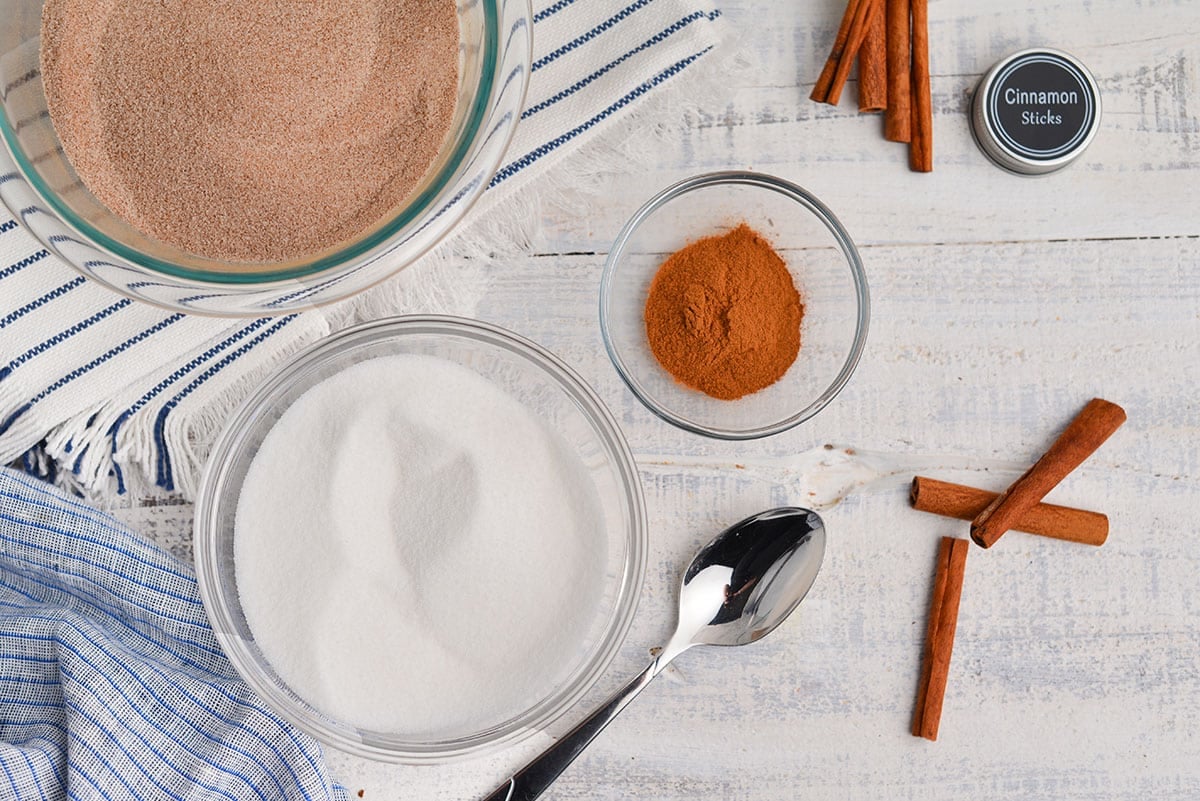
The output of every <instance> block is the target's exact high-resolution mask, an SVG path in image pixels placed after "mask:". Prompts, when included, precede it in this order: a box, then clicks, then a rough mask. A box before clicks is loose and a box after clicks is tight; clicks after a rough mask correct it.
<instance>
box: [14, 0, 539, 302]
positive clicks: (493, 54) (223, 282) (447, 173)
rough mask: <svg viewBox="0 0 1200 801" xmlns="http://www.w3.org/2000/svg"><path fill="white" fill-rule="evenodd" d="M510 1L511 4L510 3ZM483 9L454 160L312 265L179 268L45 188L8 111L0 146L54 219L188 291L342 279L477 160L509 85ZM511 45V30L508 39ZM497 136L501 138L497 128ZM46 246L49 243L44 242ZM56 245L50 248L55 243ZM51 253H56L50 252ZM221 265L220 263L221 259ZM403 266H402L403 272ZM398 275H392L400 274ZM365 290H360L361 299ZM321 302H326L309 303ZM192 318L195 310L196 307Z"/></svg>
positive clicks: (485, 2) (496, 0)
mask: <svg viewBox="0 0 1200 801" xmlns="http://www.w3.org/2000/svg"><path fill="white" fill-rule="evenodd" d="M505 1H506V2H507V0H505ZM516 1H517V2H518V3H520V4H521V5H522V6H523V9H524V12H525V16H524V20H525V22H526V25H528V26H529V28H530V31H529V35H527V36H526V37H525V39H526V47H525V48H524V50H525V52H524V54H523V63H524V65H525V69H523V70H522V71H521V73H522V74H521V76H520V78H519V79H520V81H521V86H520V88H519V91H518V94H519V97H518V100H517V107H518V108H524V107H525V100H526V97H527V95H528V91H529V82H530V70H529V68H528V67H529V65H530V64H531V63H532V60H533V36H532V21H533V5H532V0H516ZM480 4H481V5H482V6H483V9H484V25H483V29H484V45H483V47H484V56H483V58H482V60H481V62H482V69H481V74H480V80H479V88H478V90H477V91H476V92H475V94H474V96H473V97H472V105H471V108H470V109H469V111H468V114H467V119H466V122H465V124H464V126H463V134H462V135H461V136H460V137H458V138H457V141H453V142H452V144H453V150H452V152H451V155H450V157H449V158H448V159H447V161H446V163H445V164H444V165H443V166H442V168H441V169H440V170H439V171H438V172H437V173H436V175H435V176H434V177H433V179H432V181H431V182H430V183H429V185H427V186H426V187H425V188H424V189H422V190H421V192H420V193H418V194H417V195H416V197H414V198H413V199H412V200H411V201H410V202H409V203H407V204H406V205H405V206H404V207H403V208H401V209H400V211H399V213H397V214H396V215H394V216H392V217H389V218H388V219H387V220H386V221H385V222H383V223H382V224H380V225H379V226H378V228H376V229H375V230H373V231H371V232H370V233H369V234H368V235H367V236H364V237H362V238H361V239H358V240H355V241H353V242H351V243H349V244H347V245H345V246H343V247H341V248H339V249H338V250H336V251H334V252H332V253H327V254H325V255H323V256H321V257H319V258H316V259H310V260H308V261H306V262H305V263H303V264H301V265H299V266H294V267H288V268H286V269H276V270H271V269H254V270H248V271H246V272H224V273H222V272H218V271H215V270H202V269H195V268H191V267H183V266H180V265H177V264H174V263H172V262H170V261H167V260H164V259H160V258H157V257H154V256H149V255H147V254H146V253H144V252H143V251H141V250H139V249H137V248H131V247H129V246H127V245H124V244H123V243H121V242H119V241H117V240H115V239H113V238H112V237H110V236H108V235H107V234H104V233H103V232H101V231H99V230H97V229H96V228H95V227H94V226H93V225H91V224H90V223H89V222H88V221H87V220H85V219H83V218H82V217H80V216H79V215H78V214H76V213H75V212H74V211H73V210H71V209H70V208H69V207H67V206H66V205H65V204H63V203H62V202H61V201H60V200H59V197H58V193H57V192H54V191H53V190H51V189H50V188H49V187H47V186H45V185H44V181H42V179H41V176H40V175H39V174H38V173H37V171H35V170H32V169H31V164H30V163H29V160H28V158H27V157H26V155H25V152H24V149H23V148H21V147H20V143H19V142H18V141H17V139H16V135H15V132H14V131H12V130H11V126H10V125H9V121H8V118H7V115H6V114H3V113H0V143H2V144H3V147H2V148H0V156H7V157H8V159H9V160H10V161H11V162H12V165H13V167H14V169H15V171H16V175H17V176H18V177H19V178H20V180H22V181H23V182H24V183H25V185H26V186H28V187H29V189H30V190H31V191H32V192H33V193H34V195H36V197H37V198H38V200H40V201H41V202H42V203H44V204H45V205H46V206H48V207H49V208H50V209H51V210H52V211H53V212H54V214H55V215H57V216H58V218H59V220H60V222H61V223H62V224H63V225H64V226H65V227H66V228H67V229H69V230H70V231H71V232H72V233H73V234H75V235H76V236H79V237H81V238H82V239H83V240H84V241H85V242H86V243H87V244H88V245H89V246H90V247H92V248H94V249H96V250H97V251H99V252H100V253H103V254H104V255H106V256H108V257H111V258H113V259H116V260H118V261H119V262H123V263H125V264H127V265H130V266H131V267H133V268H135V269H140V270H146V271H148V272H149V273H151V274H155V275H161V276H164V277H166V278H169V279H170V280H172V281H175V282H178V283H179V284H181V285H184V286H190V287H193V288H195V289H198V290H204V289H214V288H226V289H231V290H235V291H236V290H237V289H238V288H245V289H249V290H269V289H271V288H273V287H286V286H290V285H292V284H294V283H295V282H297V281H301V282H303V281H305V280H310V279H315V278H317V277H320V278H321V279H324V280H328V279H329V278H331V277H336V276H338V275H339V273H343V272H345V271H348V270H351V269H354V268H357V267H359V266H362V265H364V264H367V263H370V262H373V261H375V260H376V259H378V258H380V257H382V256H384V255H386V254H388V253H390V252H391V250H392V248H393V246H394V242H395V240H396V238H397V237H398V236H399V235H400V234H401V233H403V232H404V230H405V229H406V228H407V227H408V226H410V225H411V224H412V223H414V222H415V221H417V220H418V219H419V217H420V215H421V214H422V213H424V212H426V211H427V210H428V209H429V208H431V207H432V206H433V205H434V204H435V202H436V201H437V200H438V199H439V197H440V196H441V194H442V193H443V192H444V191H445V190H446V189H447V188H448V187H450V186H452V185H453V182H454V180H455V178H456V177H457V176H459V175H460V174H461V173H463V172H464V171H465V170H466V169H467V168H468V167H469V166H470V156H471V154H472V152H473V151H475V150H476V148H477V147H478V145H479V144H480V142H482V141H484V140H486V139H487V138H489V137H490V134H487V133H486V132H485V131H484V128H483V123H484V121H485V118H486V117H487V112H488V110H489V109H490V108H491V104H492V101H493V100H494V98H495V96H496V95H497V94H498V93H499V92H501V91H502V90H503V89H504V88H505V87H506V85H507V84H508V82H509V81H508V80H500V76H499V75H498V70H499V67H500V61H499V57H500V53H501V48H500V42H501V36H502V32H501V30H500V15H501V12H500V0H481V2H480ZM507 38H508V39H509V40H511V38H512V36H511V32H510V35H509V36H508V37H507ZM516 127H517V126H516V125H515V124H514V125H511V126H508V128H507V130H506V131H504V132H502V133H501V136H502V137H503V138H504V140H505V141H503V142H502V145H503V146H502V147H501V148H499V149H498V151H497V156H496V162H495V163H494V164H487V165H486V169H485V171H484V173H483V176H484V177H483V178H482V179H481V180H480V181H479V182H478V185H475V186H471V187H468V188H467V189H466V190H463V194H465V195H466V197H465V199H464V201H463V202H461V203H460V204H458V219H461V218H462V217H464V216H465V215H466V214H467V212H468V211H469V210H470V209H471V208H472V207H473V206H474V205H475V203H476V201H478V199H479V198H480V197H481V196H482V195H483V191H484V190H485V189H486V188H487V186H488V184H489V183H490V180H491V179H492V178H493V177H494V175H495V173H496V171H497V170H498V169H499V167H500V162H501V161H502V160H503V158H504V154H505V153H506V152H507V151H508V147H509V145H510V144H511V143H512V138H513V136H514V133H515V130H516ZM492 133H495V132H494V131H493V132H492ZM9 211H10V212H11V213H12V214H13V216H14V217H16V218H18V219H19V218H20V217H21V216H22V215H21V214H19V213H18V212H19V211H20V210H18V209H12V208H10V209H9ZM451 230H452V228H451V227H448V228H447V229H446V231H444V232H442V233H441V234H440V235H439V236H438V237H437V238H436V239H435V240H433V241H432V242H430V243H429V244H428V245H427V246H426V247H424V248H422V249H421V250H420V251H417V252H414V253H413V255H412V256H411V258H410V259H408V260H407V261H406V262H405V263H404V264H403V265H400V267H403V266H405V265H407V264H410V263H412V262H413V261H416V260H417V259H419V258H420V257H421V256H423V255H425V254H426V253H427V252H429V250H431V249H432V248H433V247H435V246H436V245H437V244H438V243H439V242H440V241H442V240H443V239H444V238H445V236H446V235H447V234H448V233H449V232H450V231H451ZM43 244H46V243H43ZM48 246H49V245H48ZM50 249H51V250H54V249H55V248H53V247H50ZM64 261H66V262H67V263H68V265H70V266H72V267H74V265H73V264H72V262H71V260H70V259H65V258H64ZM214 261H215V260H214ZM247 264H248V265H250V266H252V267H257V266H261V263H257V262H247ZM400 267H397V268H396V269H400ZM394 272H395V270H392V271H391V272H389V273H388V274H387V275H390V274H391V273H394ZM387 275H383V276H381V277H380V278H379V279H378V280H377V281H374V282H372V284H370V285H368V286H367V287H363V289H367V288H370V286H373V285H374V284H377V283H379V282H380V281H382V280H384V279H385V278H386V277H387ZM105 284H106V285H107V286H110V288H112V289H114V290H115V291H117V292H120V293H121V294H123V295H128V294H129V293H128V292H126V291H122V290H121V288H120V287H118V286H113V285H111V284H109V283H107V282H105ZM360 291H362V290H355V294H357V293H358V292H360ZM343 297H344V296H338V297H330V298H327V299H325V300H324V301H323V302H322V303H329V302H335V301H337V300H340V299H342V298H343ZM136 299H138V300H142V301H143V302H151V301H146V300H145V299H144V298H141V297H138V298H136ZM152 305H160V306H162V307H163V308H168V309H170V310H172V311H179V309H176V308H174V307H173V306H170V305H167V304H158V303H153V302H152ZM310 305H321V304H310ZM286 311H287V309H281V310H280V312H279V313H281V314H282V313H285V312H286ZM190 313H196V312H195V311H194V310H192V311H191V312H190ZM201 314H203V315H204V316H232V317H245V316H247V315H246V314H230V315H225V314H217V313H213V312H207V313H201Z"/></svg>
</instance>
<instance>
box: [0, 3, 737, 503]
mask: <svg viewBox="0 0 1200 801" xmlns="http://www.w3.org/2000/svg"><path fill="white" fill-rule="evenodd" d="M534 10H535V15H534V37H533V40H534V63H533V71H532V75H531V80H530V88H529V95H528V99H527V102H526V109H525V111H524V113H523V114H522V117H521V122H520V124H519V125H518V127H517V131H516V135H515V138H514V140H513V143H512V145H511V146H510V148H509V152H508V157H507V163H506V164H505V165H504V166H503V167H502V168H501V169H500V170H499V172H498V174H497V175H496V177H495V180H493V182H492V184H491V186H490V187H489V190H488V191H487V192H486V193H485V195H484V197H483V198H482V200H481V202H480V203H479V205H478V206H477V207H476V208H475V209H474V210H473V211H472V212H471V217H470V218H469V220H468V224H467V225H466V226H464V227H463V229H464V230H466V231H467V232H468V235H469V231H470V229H471V228H478V227H479V226H480V225H481V224H483V223H488V224H489V229H490V230H504V229H505V228H506V227H512V228H517V227H520V225H521V224H522V222H523V221H521V220H519V219H516V218H515V217H516V216H517V215H520V214H522V213H523V211H524V210H523V207H522V204H520V203H513V202H504V201H512V200H514V198H515V199H520V198H521V196H522V194H523V193H536V192H538V191H539V186H538V185H537V184H535V182H534V179H535V178H537V177H542V178H546V177H548V176H552V174H553V173H551V172H550V171H554V172H557V171H558V169H559V168H557V167H556V166H555V165H556V164H557V163H558V162H561V161H562V160H563V159H565V158H566V157H567V156H568V155H569V154H570V153H571V152H573V151H574V150H576V149H577V148H578V147H579V146H580V145H581V144H582V143H583V142H585V141H586V140H588V139H590V138H592V137H595V136H596V135H597V134H598V133H599V132H601V131H603V130H604V129H605V128H606V127H608V124H609V123H611V121H612V120H613V119H615V118H616V117H618V116H619V115H622V114H624V113H626V112H628V111H629V110H630V109H631V108H634V107H635V106H636V105H638V104H639V102H640V101H641V100H642V99H643V98H644V97H645V96H646V95H648V94H651V93H655V92H658V91H661V90H660V87H662V89H668V88H669V87H671V86H673V85H674V84H675V83H678V80H679V79H677V78H676V76H677V75H679V74H680V73H682V72H684V71H685V70H686V68H687V67H688V66H689V65H691V64H692V63H693V62H695V61H697V60H698V59H700V58H701V57H702V56H703V55H704V54H705V53H707V52H708V51H709V50H711V49H712V48H713V47H714V45H715V43H716V42H717V40H718V37H719V28H720V25H719V21H718V17H719V12H718V11H717V10H716V9H715V8H714V7H713V6H712V4H711V2H710V0H535V2H534ZM561 169H562V170H566V171H569V169H570V165H563V166H562V168H561ZM0 180H2V176H0ZM559 181H560V182H561V181H562V179H561V178H560V179H559ZM510 206H512V207H515V208H509V207H510ZM506 215H507V216H506ZM460 237H461V234H460ZM460 243H461V239H460ZM446 247H448V248H450V249H451V250H453V248H454V241H453V240H451V241H450V242H449V243H448V245H447V246H446ZM439 250H442V251H443V252H444V251H445V248H441V249H439ZM420 270H421V268H420V267H419V266H417V267H414V268H410V270H408V271H405V274H402V275H400V276H398V277H397V278H396V279H394V281H393V284H395V282H405V281H408V280H409V277H410V276H411V275H413V274H414V273H415V274H420V275H421V278H422V281H425V283H424V284H423V285H422V286H421V289H422V291H421V292H420V293H412V292H410V293H409V294H408V295H407V296H403V299H402V300H401V299H399V298H400V297H401V296H402V295H403V293H402V292H399V291H393V292H391V293H390V294H389V293H387V292H384V293H376V294H375V295H373V296H366V297H364V298H360V299H358V300H351V301H348V302H347V303H346V304H342V306H341V307H340V308H339V307H334V309H333V310H332V311H321V310H316V311H308V312H304V313H302V314H299V315H292V316H288V317H280V318H275V319H260V320H247V321H241V322H234V323H231V322H230V321H227V320H225V321H222V320H213V319H205V318H198V317H194V316H188V315H182V314H172V313H169V312H164V311H161V310H158V309H155V308H151V307H149V306H145V305H142V304H140V303H136V302H134V301H131V300H128V299H126V298H123V297H120V296H118V295H115V294H113V293H112V292H110V291H108V290H106V289H104V288H102V287H100V286H98V285H94V284H92V283H91V282H87V281H85V280H84V279H83V278H81V277H79V276H78V275H77V274H75V273H74V272H73V271H72V270H71V269H69V268H68V267H66V266H65V265H63V264H61V263H60V262H58V261H57V259H55V258H54V257H53V256H52V255H51V254H49V253H47V251H46V250H44V249H43V248H42V247H41V245H40V244H39V243H38V242H37V241H36V240H34V239H33V238H32V237H31V236H29V235H28V234H27V233H26V232H25V231H24V230H23V229H22V228H21V227H20V226H19V225H18V224H17V223H16V222H14V221H13V220H12V219H11V218H9V217H8V216H7V215H6V214H5V213H4V212H0V464H6V463H11V462H13V461H14V460H22V461H23V462H24V465H25V468H26V469H27V470H29V471H31V472H35V473H39V474H41V475H44V476H46V477H50V478H56V479H57V480H58V481H59V482H60V483H63V484H66V485H69V486H75V487H78V488H81V489H84V490H86V491H89V492H91V493H97V494H107V493H111V492H114V491H116V492H123V491H127V490H133V491H139V492H140V491H144V490H145V489H148V488H149V487H151V486H157V487H161V488H163V489H165V490H173V491H178V492H182V493H183V494H184V495H185V496H188V497H191V496H192V494H193V493H194V491H195V489H196V481H197V477H198V473H199V470H200V467H201V465H202V463H203V458H204V456H205V454H206V452H207V448H208V445H209V443H210V442H211V439H212V437H213V436H214V435H215V433H216V430H217V429H218V428H219V427H220V424H221V422H222V421H223V419H224V417H225V415H226V413H227V412H228V410H229V409H230V408H232V406H234V405H235V404H236V403H237V401H238V400H239V399H240V398H241V397H242V396H243V395H244V394H245V392H246V391H247V389H248V387H250V386H252V385H253V384H254V382H256V381H257V380H259V379H260V378H261V377H262V376H263V375H264V374H265V372H266V371H268V370H269V369H270V368H271V367H272V366H273V365H275V364H276V363H277V362H279V361H280V360H281V359H282V358H284V357H285V356H286V355H288V354H290V353H292V352H293V351H295V350H297V349H299V348H301V347H303V346H304V345H306V344H308V343H310V342H312V341H313V340H314V339H316V338H318V337H320V336H322V335H324V334H326V333H328V332H329V330H330V329H331V327H333V326H340V325H344V324H346V323H347V322H350V321H354V320H357V319H361V318H363V317H364V316H371V315H376V314H381V313H401V312H411V311H442V312H457V313H470V311H471V310H470V309H463V308H454V307H452V306H453V304H451V307H449V308H447V307H445V304H444V303H443V305H442V307H437V304H438V302H439V299H442V301H445V299H446V298H447V297H453V294H454V292H453V287H447V286H442V287H438V286H429V283H430V282H429V281H428V280H426V279H429V278H431V277H432V276H430V275H429V274H428V270H426V271H425V273H421V272H420ZM396 286H400V285H399V284H396ZM403 286H404V287H405V289H406V290H408V289H410V288H411V285H410V284H408V283H406V284H404V285H403ZM379 297H383V298H385V303H383V304H381V303H380V302H379V301H378V298H379ZM372 298H375V300H372ZM389 304H390V305H389Z"/></svg>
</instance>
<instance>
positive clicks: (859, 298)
mask: <svg viewBox="0 0 1200 801" xmlns="http://www.w3.org/2000/svg"><path fill="white" fill-rule="evenodd" d="M742 222H745V223H748V224H749V225H750V227H751V228H753V229H754V230H756V231H758V232H759V233H760V234H761V235H762V236H763V237H765V238H766V239H767V240H768V241H769V242H770V243H771V244H772V246H773V247H774V248H775V250H776V251H777V252H778V253H779V254H780V255H781V256H782V258H783V260H784V262H785V263H786V264H787V267H788V270H789V271H790V272H791V274H792V280H793V282H794V283H795V285H796V288H797V289H798V290H799V292H800V299H801V302H803V304H804V317H803V319H802V320H801V322H800V353H799V355H798V356H797V357H796V361H795V362H794V363H793V364H792V366H791V367H790V368H789V369H788V371H787V372H786V373H785V374H784V376H783V377H782V378H781V379H779V381H777V382H776V383H774V384H772V385H771V386H768V387H766V388H765V389H762V390H759V391H758V392H755V393H753V394H750V395H746V396H744V397H742V398H739V399H737V400H732V401H731V400H719V399H717V398H712V397H709V396H708V395H705V394H704V393H702V392H699V391H697V390H694V389H690V388H689V387H686V386H684V385H683V384H681V383H679V382H677V381H676V380H675V379H673V378H672V377H671V375H670V374H669V373H668V372H667V371H666V370H665V369H664V368H663V367H662V366H661V365H660V364H659V363H658V361H657V360H656V359H655V357H654V354H653V352H652V351H651V350H650V343H649V341H648V340H647V338H646V321H645V308H646V295H647V293H648V292H649V290H650V284H651V282H652V281H653V280H654V275H655V273H657V272H658V268H659V267H660V266H661V265H662V263H663V262H664V261H665V260H666V259H667V257H668V256H670V255H671V254H672V253H674V252H675V251H677V250H679V249H680V248H682V247H684V246H685V245H687V244H690V243H692V242H695V241H696V240H697V239H701V238H703V237H706V236H712V235H721V234H725V233H727V232H728V231H729V230H730V229H732V228H734V227H736V226H737V225H738V223H742ZM870 317H871V301H870V294H869V292H868V290H867V277H866V273H865V272H864V271H863V266H862V260H861V259H860V258H859V256H858V249H857V248H855V247H854V242H853V240H851V239H850V235H849V234H848V233H846V229H845V228H843V227H842V224H841V222H839V221H838V219H837V217H835V216H834V214H833V212H832V211H830V210H829V209H828V208H827V207H826V206H825V204H824V203H822V202H821V201H820V200H818V199H817V198H816V197H815V196H814V195H813V194H812V193H810V192H808V191H806V190H805V189H803V188H802V187H799V186H797V185H796V184H793V183H791V182H789V181H785V180H783V179H782V178H776V177H774V176H771V175H764V174H762V173H756V172H742V171H729V172H714V173H708V174H706V175H697V176H694V177H692V178H687V179H685V180H683V181H680V182H679V183H677V184H674V185H672V186H669V187H667V188H666V189H664V190H663V191H661V192H659V193H658V194H657V195H655V196H654V197H653V198H651V199H650V200H648V201H647V202H646V204H645V205H643V206H642V207H641V208H640V209H638V211H637V212H636V213H635V214H634V215H633V217H632V218H631V219H630V220H629V222H628V223H626V224H625V227H624V228H623V229H622V230H621V232H620V233H619V234H618V235H617V238H616V241H615V242H614V243H613V246H612V249H611V250H610V251H609V254H608V261H607V262H606V263H605V265H604V275H603V277H602V278H601V280H600V330H601V333H602V334H603V337H604V345H605V347H606V348H607V350H608V355H609V356H610V357H611V359H612V362H613V365H614V366H615V367H616V368H617V372H618V373H619V374H620V375H621V378H622V379H623V380H624V381H625V383H626V385H628V386H629V388H630V389H631V390H632V391H633V394H634V395H636V396H637V398H638V399H639V400H640V401H641V402H642V403H643V404H645V406H646V408H648V409H650V411H652V412H654V413H655V414H656V415H658V416H659V417H661V418H662V419H664V420H666V421H668V422H670V423H672V424H674V425H676V426H679V427H680V428H683V429H685V430H687V431H692V432H695V433H697V434H703V435H705V436H709V437H715V438H717V439H727V440H744V439H754V438H756V437H765V436H769V435H771V434H777V433H779V432H781V431H786V430H787V429H789V428H792V427H793V426H796V425H799V424H800V423H802V422H804V421H805V420H808V419H809V418H811V417H813V416H814V415H815V414H817V413H818V412H820V411H821V410H822V409H824V408H825V407H826V406H827V405H828V404H829V403H830V401H832V400H833V399H834V398H835V397H836V396H837V394H838V393H839V392H841V390H842V388H843V387H844V386H846V382H847V381H849V380H850V376H851V374H852V373H853V372H854V368H855V367H856V366H857V365H858V360H859V358H860V357H861V356H862V352H863V348H864V347H865V346H866V341H867V327H868V324H869V322H870Z"/></svg>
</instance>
